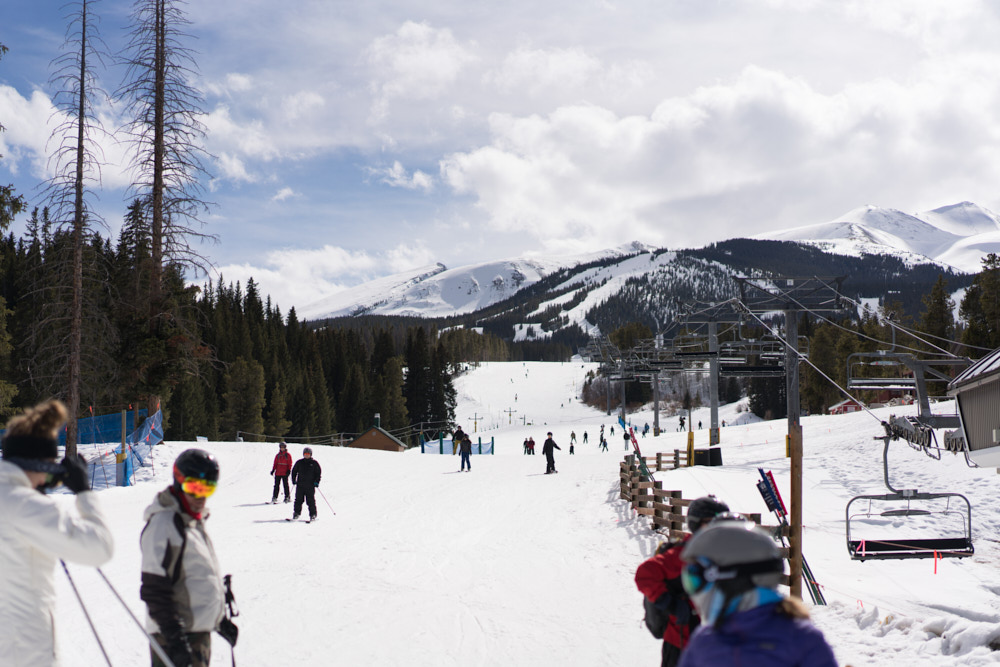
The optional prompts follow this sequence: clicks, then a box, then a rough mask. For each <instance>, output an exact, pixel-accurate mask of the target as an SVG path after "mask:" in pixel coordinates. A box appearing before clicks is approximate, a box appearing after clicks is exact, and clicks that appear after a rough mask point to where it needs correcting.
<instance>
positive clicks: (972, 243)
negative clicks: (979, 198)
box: [755, 202, 1000, 273]
mask: <svg viewBox="0 0 1000 667" xmlns="http://www.w3.org/2000/svg"><path fill="white" fill-rule="evenodd" d="M755 238H760V239H775V240H780V241H800V242H803V243H809V244H812V245H816V246H818V247H820V248H822V249H823V250H826V251H828V252H835V253H838V254H846V255H860V254H888V255H895V256H898V257H900V258H902V259H904V260H906V261H908V262H910V263H921V262H923V263H926V262H928V261H932V262H936V263H938V264H942V265H948V266H951V267H954V268H956V269H959V270H960V271H965V272H968V273H975V272H978V271H979V270H980V268H981V267H980V260H981V258H982V257H983V256H984V255H985V254H986V253H987V252H996V251H997V250H998V249H1000V216H997V215H996V214H995V213H993V212H992V211H989V210H988V209H985V208H983V207H981V206H979V205H977V204H974V203H972V202H961V203H958V204H951V205H948V206H942V207H940V208H936V209H934V210H932V211H927V212H924V213H914V214H909V213H904V212H903V211H899V210H896V209H893V208H881V207H879V206H872V205H867V206H861V207H859V208H856V209H853V210H851V211H848V212H847V213H845V214H844V215H841V216H839V217H837V218H835V219H834V220H831V221H830V222H824V223H819V224H813V225H805V226H802V227H794V228H791V229H785V230H780V231H776V232H769V233H766V234H759V235H757V236H756V237H755Z"/></svg>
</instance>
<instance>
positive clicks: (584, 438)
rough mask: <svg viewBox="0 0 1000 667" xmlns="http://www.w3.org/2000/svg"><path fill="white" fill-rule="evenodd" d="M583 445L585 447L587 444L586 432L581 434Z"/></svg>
mask: <svg viewBox="0 0 1000 667" xmlns="http://www.w3.org/2000/svg"><path fill="white" fill-rule="evenodd" d="M583 444H585V445H586V444H587V432H586V431H584V432H583Z"/></svg>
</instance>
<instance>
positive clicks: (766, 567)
mask: <svg viewBox="0 0 1000 667" xmlns="http://www.w3.org/2000/svg"><path fill="white" fill-rule="evenodd" d="M681 558H682V559H683V561H684V570H683V572H682V575H681V579H682V581H683V584H684V589H685V590H686V591H687V592H688V595H690V596H691V600H692V601H693V602H694V605H695V608H697V610H698V613H699V614H700V615H701V619H702V625H701V627H699V628H698V630H697V631H696V632H695V633H694V635H693V636H692V637H691V641H690V643H689V644H688V646H687V648H686V649H685V651H684V654H683V655H682V656H681V662H680V667H703V666H704V667H708V666H710V665H711V666H713V667H714V666H715V665H743V666H744V667H757V666H764V665H766V666H767V667H798V666H802V667H806V666H808V667H836V665H837V661H836V659H835V658H834V655H833V650H832V649H831V648H830V645H829V644H827V643H826V640H825V639H824V638H823V633H822V632H820V631H819V629H817V628H816V627H815V626H813V625H812V623H810V622H809V612H808V611H807V610H806V608H805V607H804V606H803V605H802V603H801V602H799V601H798V600H795V599H792V598H785V597H784V596H782V595H781V594H780V593H779V592H778V590H777V588H778V584H779V583H781V580H782V576H783V571H784V561H783V560H782V556H781V551H780V550H779V549H778V545H777V544H775V542H774V540H773V539H772V538H771V536H770V535H768V534H767V533H766V532H765V531H763V530H761V529H760V528H757V527H756V526H755V525H754V524H753V523H752V522H750V521H739V520H725V521H716V522H713V523H711V524H709V525H708V526H707V527H705V528H704V529H703V530H701V531H700V532H699V533H698V534H697V535H695V536H693V537H692V538H691V539H690V540H689V541H688V542H687V544H686V545H685V546H684V549H683V551H682V552H681Z"/></svg>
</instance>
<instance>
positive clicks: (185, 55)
mask: <svg viewBox="0 0 1000 667" xmlns="http://www.w3.org/2000/svg"><path fill="white" fill-rule="evenodd" d="M185 4H186V3H184V2H182V0H136V2H135V5H134V6H133V11H132V23H131V30H130V33H129V36H130V38H129V43H128V45H127V46H126V48H125V50H124V53H123V56H122V61H123V62H124V64H125V66H126V74H125V81H124V83H123V84H122V86H121V87H120V88H119V90H118V92H117V93H116V96H117V97H118V98H120V99H122V100H123V101H124V102H125V103H126V113H127V115H128V117H129V118H130V119H131V120H130V121H129V122H128V123H127V125H126V127H125V129H126V131H127V133H128V135H129V137H130V140H131V142H132V144H133V147H134V149H135V152H134V155H135V157H134V162H133V165H132V166H133V168H134V171H135V176H134V181H133V185H132V188H131V192H130V196H134V197H137V198H139V199H142V200H143V201H144V202H148V205H149V213H150V219H151V240H152V246H151V254H152V270H153V275H152V278H151V281H150V305H151V308H152V310H151V314H152V315H153V317H152V318H151V319H156V317H158V316H162V314H163V313H162V311H161V309H162V300H163V289H164V267H165V266H166V265H167V264H179V265H181V266H183V267H185V268H187V269H195V270H196V271H198V272H201V273H204V272H205V270H206V268H207V265H208V261H207V260H206V259H205V258H204V257H203V256H202V255H201V254H200V253H199V252H197V251H196V250H195V249H194V248H193V247H192V245H191V241H192V240H194V239H199V240H205V239H209V240H216V238H215V237H214V236H211V235H209V234H206V233H204V232H203V231H202V229H203V227H204V223H203V222H202V221H201V220H200V217H199V216H201V215H203V214H206V213H207V212H208V211H209V210H210V207H211V205H210V204H209V203H208V202H206V201H205V200H204V199H203V198H202V195H203V193H204V186H203V185H202V181H201V179H202V178H207V177H208V173H207V171H206V169H205V166H204V159H205V158H206V157H207V156H208V154H207V153H206V152H205V150H204V148H203V147H202V145H201V144H202V141H203V140H204V136H205V128H204V125H203V124H202V123H201V120H200V118H201V116H203V115H204V111H203V110H202V104H203V99H202V97H201V94H200V93H199V92H198V90H197V89H196V88H195V87H194V86H193V84H192V83H191V82H192V81H193V80H194V79H195V78H196V77H197V72H196V63H195V59H194V52H193V51H192V50H191V49H189V48H188V47H186V46H184V42H185V41H187V40H188V39H190V35H189V34H188V33H187V32H186V29H187V27H188V26H189V25H190V21H189V20H188V19H187V17H186V15H185V12H184V6H185ZM154 326H155V324H154Z"/></svg>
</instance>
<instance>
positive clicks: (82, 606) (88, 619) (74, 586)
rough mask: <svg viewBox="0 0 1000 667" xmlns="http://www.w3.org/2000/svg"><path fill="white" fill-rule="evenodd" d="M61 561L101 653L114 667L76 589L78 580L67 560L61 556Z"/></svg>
mask: <svg viewBox="0 0 1000 667" xmlns="http://www.w3.org/2000/svg"><path fill="white" fill-rule="evenodd" d="M59 562H60V563H62V567H63V572H65V573H66V578H67V579H69V585H70V588H72V589H73V594H74V595H76V601H77V602H79V603H80V609H82V610H83V615H84V617H85V618H86V619H87V624H88V625H89V626H90V631H91V632H93V633H94V639H96V640H97V645H98V646H100V647H101V654H102V655H103V656H104V659H105V660H106V661H107V663H108V667H112V665H111V658H109V657H108V652H107V651H105V650H104V644H103V643H102V642H101V637H100V635H98V634H97V628H95V627H94V621H92V620H91V619H90V612H88V611H87V605H85V604H84V603H83V598H82V597H80V591H78V590H77V589H76V582H74V581H73V577H71V576H70V574H69V568H68V567H66V561H64V560H63V559H62V558H60V559H59Z"/></svg>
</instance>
